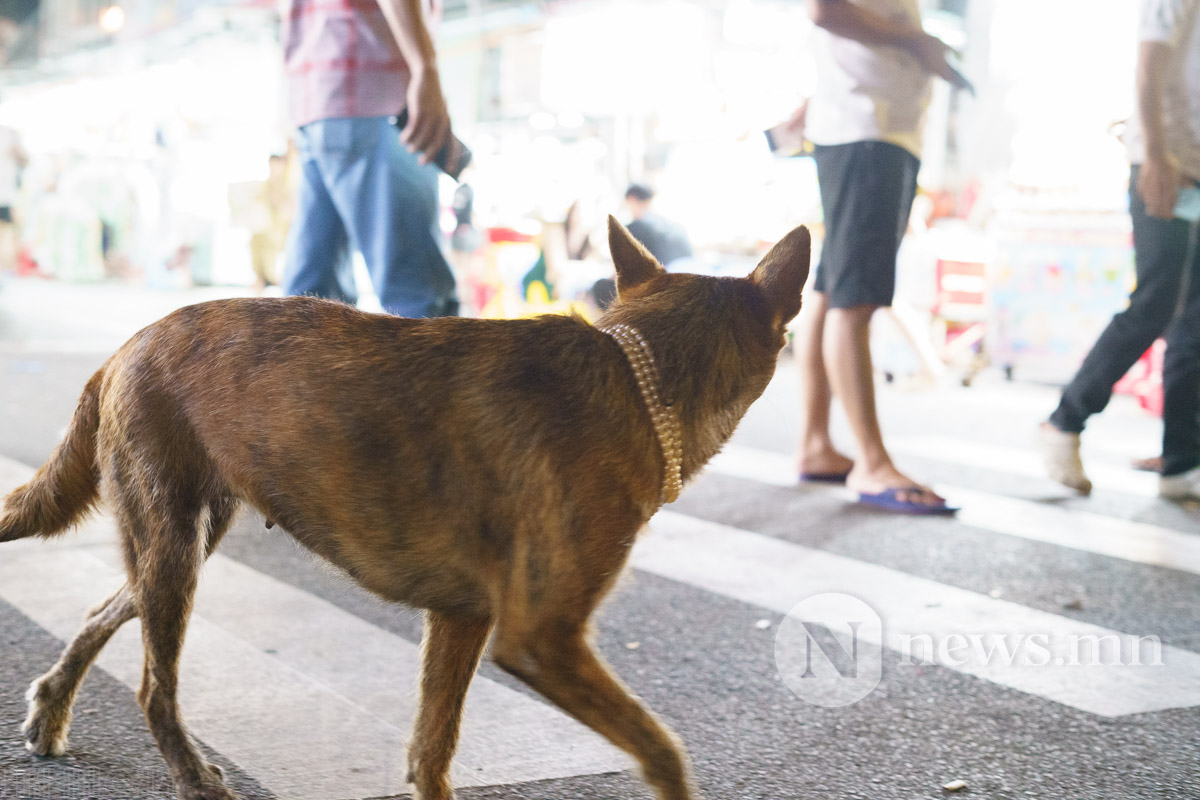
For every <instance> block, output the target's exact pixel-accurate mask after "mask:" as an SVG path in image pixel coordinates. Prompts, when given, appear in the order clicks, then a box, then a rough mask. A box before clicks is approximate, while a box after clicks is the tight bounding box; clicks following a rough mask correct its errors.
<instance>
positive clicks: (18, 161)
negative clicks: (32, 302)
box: [0, 125, 29, 272]
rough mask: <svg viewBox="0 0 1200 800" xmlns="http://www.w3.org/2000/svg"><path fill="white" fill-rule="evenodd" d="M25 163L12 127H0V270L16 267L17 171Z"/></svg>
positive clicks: (18, 175) (18, 187)
mask: <svg viewBox="0 0 1200 800" xmlns="http://www.w3.org/2000/svg"><path fill="white" fill-rule="evenodd" d="M28 163H29V154H28V153H26V152H25V148H24V147H23V146H22V145H21V137H20V136H18V135H17V132H16V131H15V130H13V129H12V128H8V127H5V126H3V125H0V271H5V272H8V271H12V270H15V269H16V268H17V249H18V245H19V240H20V237H19V235H18V230H17V218H16V211H15V207H16V205H17V196H18V193H19V191H20V188H21V171H22V170H24V169H25V166H26V165H27V164H28Z"/></svg>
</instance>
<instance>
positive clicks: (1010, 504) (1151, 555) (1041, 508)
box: [708, 441, 1200, 575]
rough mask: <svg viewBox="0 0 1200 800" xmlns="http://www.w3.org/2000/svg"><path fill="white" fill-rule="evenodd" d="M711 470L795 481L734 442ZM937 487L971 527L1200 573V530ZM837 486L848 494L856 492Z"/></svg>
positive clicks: (785, 461)
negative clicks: (1199, 532)
mask: <svg viewBox="0 0 1200 800" xmlns="http://www.w3.org/2000/svg"><path fill="white" fill-rule="evenodd" d="M889 444H890V441H889ZM974 447H975V445H974V444H972V445H971V448H974ZM959 449H960V450H964V449H970V448H964V447H962V446H961V445H960V446H959ZM708 470H709V471H710V472H716V473H720V474H723V475H730V476H733V477H737V478H744V479H747V480H752V481H756V482H758V483H765V484H768V485H771V486H788V487H792V486H795V485H796V475H795V470H794V468H793V465H792V460H791V458H790V457H788V456H785V455H783V454H782V453H774V452H770V451H767V450H759V449H755V448H749V447H741V446H735V445H730V446H728V447H726V448H725V450H723V451H722V452H721V453H720V454H719V455H717V457H716V458H714V459H713V460H712V461H711V462H709V465H708ZM934 488H935V489H937V490H938V491H939V492H941V493H942V495H943V496H945V497H946V498H947V499H948V500H950V501H951V502H953V503H956V504H958V505H961V506H962V510H961V511H960V512H958V515H957V517H958V521H959V522H962V523H964V524H965V525H968V526H970V527H971V528H975V529H978V530H983V531H990V532H992V533H1002V534H1006V535H1008V536H1018V537H1021V538H1023V539H1032V540H1034V541H1039V542H1047V543H1049V544H1054V545H1058V546H1059V547H1068V548H1071V549H1072V550H1083V551H1085V552H1089V553H1097V554H1100V555H1105V556H1111V557H1112V558H1119V559H1123V560H1125V561H1136V562H1139V563H1142V564H1149V565H1151V566H1155V567H1166V568H1169V569H1176V570H1181V571H1184V572H1190V573H1193V574H1196V575H1200V536H1197V535H1194V534H1188V533H1182V532H1180V531H1175V530H1171V529H1169V528H1162V527H1159V526H1157V525H1149V524H1146V523H1143V522H1133V521H1131V520H1124V519H1117V518H1115V517H1108V516H1104V515H1102V514H1095V513H1091V512H1088V511H1080V510H1067V509H1064V508H1059V507H1056V506H1051V505H1045V504H1042V503H1035V502H1030V501H1028V500H1018V499H1016V498H1012V497H1003V496H1000V495H995V494H992V493H989V492H980V491H976V490H973V489H966V488H963V487H958V486H948V485H945V484H941V483H939V484H937V485H936V486H935V487H934ZM834 491H840V492H842V493H843V494H844V496H845V497H846V498H847V500H849V499H851V498H852V496H853V495H852V494H851V493H850V492H849V491H847V490H834ZM954 530H955V531H956V532H958V531H960V530H961V528H955V529H954Z"/></svg>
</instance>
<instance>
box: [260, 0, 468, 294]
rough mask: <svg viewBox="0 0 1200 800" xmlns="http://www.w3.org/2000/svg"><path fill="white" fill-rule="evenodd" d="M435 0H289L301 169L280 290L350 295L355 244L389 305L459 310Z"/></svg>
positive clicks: (287, 39)
mask: <svg viewBox="0 0 1200 800" xmlns="http://www.w3.org/2000/svg"><path fill="white" fill-rule="evenodd" d="M438 7H440V3H439V2H437V0H379V2H378V3H376V2H365V3H325V2H321V0H290V3H289V10H288V13H287V16H286V17H285V19H284V31H283V41H284V51H285V59H286V73H287V84H288V94H289V104H290V108H291V116H292V122H293V123H294V124H296V125H297V126H298V131H297V134H296V144H297V149H298V152H299V157H300V165H301V178H300V189H299V197H298V200H297V210H296V219H295V223H294V224H293V226H292V231H291V234H290V237H289V241H288V248H287V250H288V254H287V265H286V268H285V271H284V279H283V288H284V292H285V293H287V294H293V295H315V296H318V297H328V298H332V299H335V300H342V301H345V302H348V303H354V302H355V301H356V299H357V291H356V289H355V284H354V272H353V269H352V266H351V260H350V256H351V250H352V248H355V249H357V250H359V251H360V252H361V253H362V255H363V259H364V260H365V261H366V265H367V270H368V272H369V273H370V276H371V282H372V284H373V285H374V287H375V292H376V294H378V295H379V301H380V303H381V304H382V306H383V308H384V310H385V311H387V312H389V313H391V314H398V315H400V316H405V317H434V316H444V315H455V314H457V313H458V307H459V306H458V296H457V291H456V288H455V281H454V276H453V274H452V273H451V270H450V265H449V264H448V263H447V261H446V258H445V256H444V255H443V253H442V248H441V239H442V233H441V229H440V226H439V211H438V185H437V184H438V170H437V167H435V166H434V165H433V164H432V163H431V162H432V160H433V158H434V157H435V156H436V155H437V154H438V153H439V152H440V151H441V150H442V148H443V147H444V146H445V145H446V143H447V141H448V137H449V136H450V117H449V115H448V113H447V111H446V100H445V98H444V97H443V95H442V87H441V81H440V79H439V77H438V68H437V59H436V53H435V52H434V47H433V41H432V39H431V37H430V33H429V30H428V27H427V25H428V24H429V21H430V20H429V17H430V16H432V15H433V14H434V13H435V11H436V9H437V8H438ZM402 110H407V115H408V122H407V124H406V126H405V128H404V130H403V131H401V132H400V133H399V135H397V132H396V129H395V126H394V125H393V123H392V117H393V116H395V115H397V114H398V113H399V112H401V111H402Z"/></svg>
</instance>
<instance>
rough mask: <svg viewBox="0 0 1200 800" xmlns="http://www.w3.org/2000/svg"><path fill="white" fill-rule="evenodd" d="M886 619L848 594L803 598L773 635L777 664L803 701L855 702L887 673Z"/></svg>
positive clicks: (836, 704) (834, 704) (826, 704)
mask: <svg viewBox="0 0 1200 800" xmlns="http://www.w3.org/2000/svg"><path fill="white" fill-rule="evenodd" d="M882 642H883V622H882V620H880V618H879V615H878V614H876V613H875V609H873V608H871V607H870V606H869V605H867V604H866V603H864V602H863V601H862V600H859V599H858V598H857V597H852V596H850V595H848V594H842V593H840V592H822V593H820V594H814V595H813V596H812V597H809V598H807V599H805V600H802V601H800V602H799V603H797V604H796V606H795V607H794V608H793V609H792V610H791V611H789V612H788V614H787V616H786V617H784V619H783V622H782V623H781V624H780V626H779V630H778V631H777V632H776V634H775V666H776V668H777V669H778V670H779V674H780V675H781V676H782V677H783V682H784V683H785V684H786V685H787V687H788V688H789V689H791V690H792V692H793V693H795V695H796V696H797V697H799V698H800V699H801V700H804V701H805V702H807V703H812V704H813V705H817V706H824V707H826V708H837V707H839V706H848V705H850V704H851V703H857V702H858V701H859V700H862V699H863V698H864V697H866V696H867V695H868V694H870V693H871V692H872V691H873V690H874V689H875V687H876V686H878V685H879V681H880V679H881V678H882V677H883V648H882V647H881V644H882Z"/></svg>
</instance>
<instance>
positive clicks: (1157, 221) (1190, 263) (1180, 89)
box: [1041, 0, 1200, 499]
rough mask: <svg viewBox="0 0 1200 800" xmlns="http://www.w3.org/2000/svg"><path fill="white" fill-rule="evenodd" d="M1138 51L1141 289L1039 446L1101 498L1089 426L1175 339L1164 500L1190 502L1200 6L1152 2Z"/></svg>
mask: <svg viewBox="0 0 1200 800" xmlns="http://www.w3.org/2000/svg"><path fill="white" fill-rule="evenodd" d="M1138 40H1139V46H1138V65H1137V114H1135V115H1134V118H1133V120H1131V130H1130V132H1129V133H1128V135H1127V141H1128V143H1129V146H1130V161H1131V162H1132V165H1133V166H1132V168H1131V171H1130V176H1129V213H1130V216H1131V217H1132V219H1133V248H1134V261H1135V265H1136V269H1137V288H1136V289H1134V291H1133V294H1131V295H1130V296H1129V307H1128V308H1127V309H1126V310H1125V311H1122V312H1121V313H1120V314H1117V315H1116V316H1115V317H1113V318H1112V321H1111V322H1109V324H1108V327H1107V328H1105V329H1104V332H1103V333H1101V334H1100V338H1099V339H1098V340H1097V341H1096V343H1095V344H1094V345H1093V346H1092V349H1091V351H1090V352H1089V353H1088V355H1087V357H1086V358H1085V359H1084V361H1083V364H1082V366H1080V368H1079V372H1078V373H1076V375H1075V377H1074V378H1073V379H1072V381H1071V383H1070V384H1069V385H1068V386H1067V387H1066V389H1064V390H1063V394H1062V399H1061V401H1060V402H1059V404H1058V408H1057V409H1055V411H1054V413H1053V414H1051V415H1050V419H1049V420H1047V421H1046V422H1044V423H1042V426H1041V444H1042V452H1043V455H1044V457H1045V461H1046V466H1047V469H1048V470H1049V472H1050V476H1051V477H1052V478H1054V479H1055V480H1056V481H1058V482H1059V483H1062V484H1064V485H1065V486H1068V487H1070V488H1072V489H1075V490H1076V491H1078V492H1081V493H1083V494H1088V493H1089V492H1091V490H1092V482H1091V481H1090V480H1089V479H1088V477H1087V473H1086V472H1085V471H1084V469H1083V463H1082V461H1081V460H1080V457H1079V443H1080V434H1081V433H1082V432H1083V428H1084V425H1085V424H1086V423H1087V420H1088V417H1090V416H1091V415H1092V414H1095V413H1097V412H1100V411H1103V410H1104V407H1105V406H1107V405H1108V401H1109V398H1110V397H1112V388H1113V384H1115V383H1116V382H1117V381H1118V380H1119V379H1120V378H1121V376H1122V375H1124V374H1125V373H1126V372H1127V371H1128V370H1129V368H1130V367H1131V366H1133V364H1134V362H1136V361H1137V360H1138V358H1140V357H1141V355H1142V354H1143V353H1144V352H1145V351H1146V349H1147V348H1148V347H1150V345H1151V344H1153V343H1154V340H1155V339H1157V338H1158V337H1159V336H1161V335H1163V333H1164V332H1165V333H1166V340H1167V351H1166V355H1165V358H1164V361H1163V449H1162V472H1161V475H1160V477H1159V483H1158V493H1159V495H1160V496H1162V497H1167V498H1172V499H1183V498H1188V497H1200V248H1198V247H1197V246H1196V244H1195V239H1196V234H1197V224H1196V215H1195V214H1194V213H1189V210H1188V209H1186V208H1184V207H1183V206H1185V205H1186V202H1184V200H1186V198H1187V195H1184V194H1182V193H1181V191H1180V189H1181V188H1183V189H1184V192H1187V193H1189V194H1190V195H1191V199H1192V200H1193V201H1194V202H1200V196H1198V195H1197V194H1195V193H1196V192H1197V190H1198V187H1200V184H1198V181H1200V0H1142V2H1141V23H1140V27H1139V32H1138ZM1181 215H1182V216H1183V217H1190V220H1189V219H1184V218H1182V217H1181ZM1189 243H1190V246H1189Z"/></svg>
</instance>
